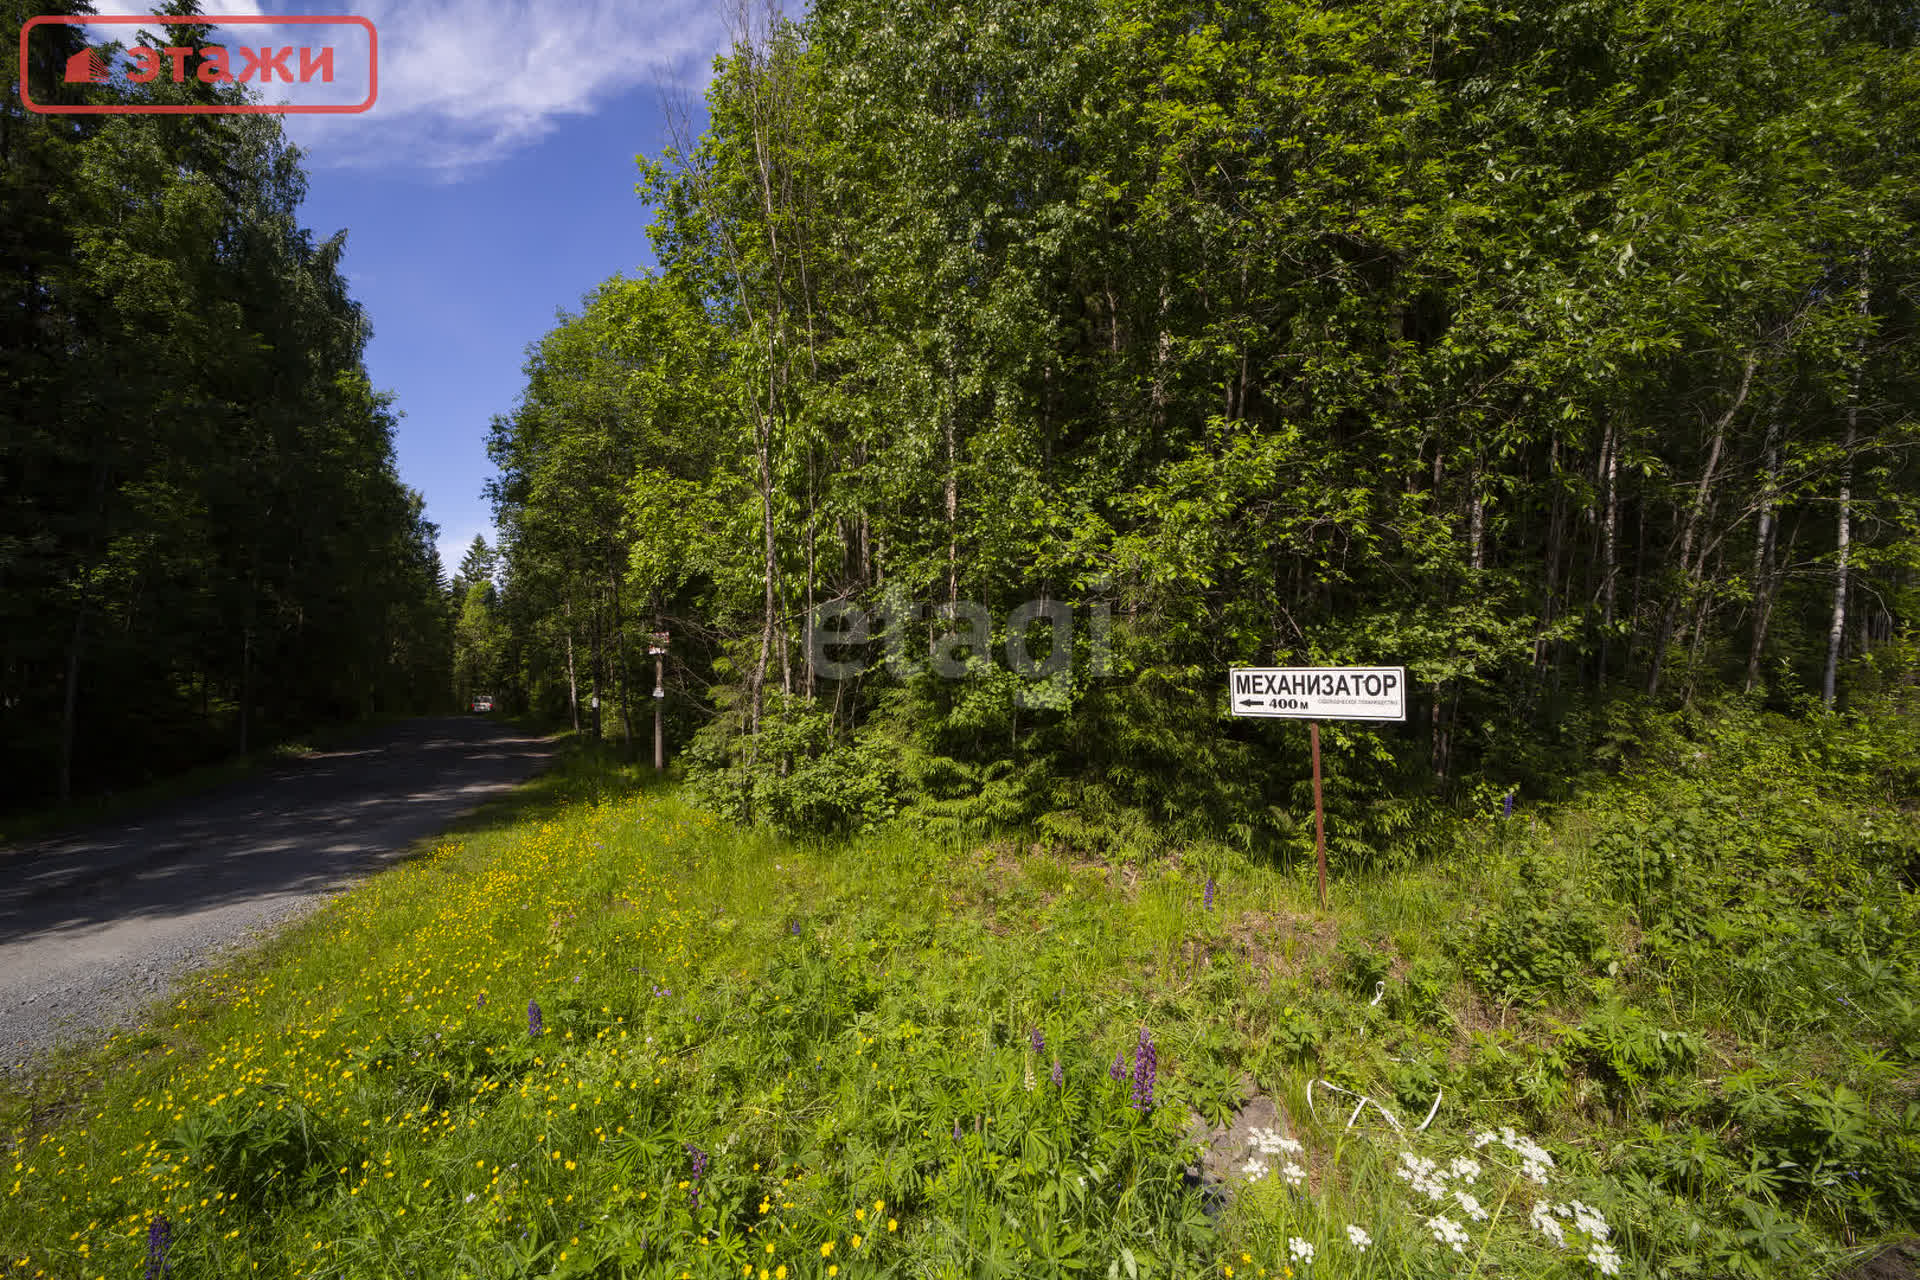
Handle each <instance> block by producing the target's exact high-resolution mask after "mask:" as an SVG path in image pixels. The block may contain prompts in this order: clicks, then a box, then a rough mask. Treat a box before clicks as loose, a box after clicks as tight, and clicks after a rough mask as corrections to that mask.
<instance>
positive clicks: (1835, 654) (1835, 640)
mask: <svg viewBox="0 0 1920 1280" xmlns="http://www.w3.org/2000/svg"><path fill="white" fill-rule="evenodd" d="M1866 314H1867V251H1866V250H1864V249H1863V250H1861V252H1860V316H1861V318H1862V320H1864V319H1865V318H1866ZM1866 343H1867V337H1866V331H1865V330H1864V328H1863V329H1862V331H1861V334H1860V342H1859V345H1858V346H1857V347H1856V348H1855V351H1854V366H1853V383H1852V386H1850V387H1849V388H1848V391H1847V439H1846V445H1845V448H1844V451H1843V452H1844V453H1845V455H1846V456H1845V457H1844V458H1843V459H1842V461H1841V464H1840V466H1841V471H1840V517H1839V526H1838V528H1837V529H1836V530H1835V543H1836V547H1837V550H1838V552H1839V555H1838V559H1837V561H1836V563H1835V565H1834V576H1833V621H1832V622H1831V623H1830V624H1829V625H1828V627H1827V669H1826V671H1825V673H1824V674H1823V675H1822V676H1821V678H1820V702H1821V705H1822V706H1824V707H1826V709H1827V710H1829V711H1831V710H1833V700H1834V691H1835V685H1836V684H1837V682H1838V679H1839V675H1840V641H1841V639H1842V637H1843V636H1844V635H1845V634H1846V629H1847V569H1848V557H1849V555H1850V554H1851V553H1852V550H1853V449H1854V442H1855V441H1856V440H1857V439H1858V437H1859V430H1860V373H1861V370H1862V368H1863V367H1864V366H1865V364H1866Z"/></svg>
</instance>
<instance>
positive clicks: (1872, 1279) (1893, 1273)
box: [1838, 1238, 1920, 1280]
mask: <svg viewBox="0 0 1920 1280" xmlns="http://www.w3.org/2000/svg"><path fill="white" fill-rule="evenodd" d="M1917 1278H1920V1238H1916V1239H1913V1240H1905V1241H1902V1242H1900V1243H1899V1244H1892V1245H1888V1246H1887V1247H1886V1248H1885V1249H1882V1250H1881V1251H1880V1252H1879V1253H1877V1254H1875V1255H1874V1256H1873V1257H1871V1258H1868V1259H1867V1260H1866V1261H1865V1262H1863V1263H1861V1264H1860V1265H1859V1266H1857V1267H1854V1268H1853V1269H1852V1270H1849V1271H1842V1272H1840V1273H1839V1276H1838V1280H1917Z"/></svg>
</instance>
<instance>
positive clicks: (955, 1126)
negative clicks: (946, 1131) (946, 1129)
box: [953, 1116, 960, 1142]
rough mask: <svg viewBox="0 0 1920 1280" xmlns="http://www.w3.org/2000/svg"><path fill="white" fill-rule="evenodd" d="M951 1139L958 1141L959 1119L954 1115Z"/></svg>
mask: <svg viewBox="0 0 1920 1280" xmlns="http://www.w3.org/2000/svg"><path fill="white" fill-rule="evenodd" d="M953 1140H954V1141H955V1142H958V1141H960V1119H959V1117H957V1116H956V1117H954V1121H953Z"/></svg>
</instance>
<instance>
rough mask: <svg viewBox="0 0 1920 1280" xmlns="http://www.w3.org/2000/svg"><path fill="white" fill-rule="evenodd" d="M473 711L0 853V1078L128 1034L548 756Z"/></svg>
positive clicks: (542, 741)
mask: <svg viewBox="0 0 1920 1280" xmlns="http://www.w3.org/2000/svg"><path fill="white" fill-rule="evenodd" d="M553 751H554V746H553V742H552V740H550V739H546V738H537V737H533V736H530V735H528V734H526V733H524V732H522V731H520V730H517V729H514V728H511V727H510V726H507V725H503V724H501V723H499V722H497V721H494V720H491V719H488V718H487V717H484V716H448V717H440V718H434V719H424V720H410V721H406V722H404V723H401V724H396V725H392V726H388V727H386V728H383V729H381V730H378V731H376V732H375V733H372V734H370V735H369V736H367V737H366V738H364V739H361V740H360V741H358V742H356V743H355V744H353V745H351V746H346V747H342V748H339V749H337V750H332V751H323V752H319V753H317V754H315V755H312V756H309V757H306V758H304V759H302V760H298V761H294V762H291V763H289V764H287V765H284V766H280V767H277V768H275V769H273V770H271V771H270V772H268V773H265V774H261V775H258V776H255V777H252V778H248V779H245V780H243V781H240V782H236V783H232V784H229V785H227V786H225V787H222V788H220V789H218V790H214V791H209V792H207V793H205V794H203V795H199V796H195V797H192V798H190V799H187V800H183V801H178V802H175V803H173V804H171V805H168V806H166V807H164V808H162V809H157V810H154V811H152V812H150V813H146V814H138V815H133V816H129V817H125V818H122V819H118V820H115V821H112V822H108V823H103V824H101V825H99V826H96V827H90V828H87V829H85V830H82V831H77V832H70V833H68V834H66V835H61V836H53V837H49V838H47V839H44V840H38V841H34V842H32V843H29V844H23V845H16V846H10V847H0V1069H4V1070H17V1069H19V1068H21V1067H23V1066H28V1065H30V1064H31V1062H32V1061H33V1059H34V1058H35V1057H36V1056H37V1055H39V1054H42V1053H44V1052H45V1051H46V1050H47V1049H49V1048H51V1047H53V1046H54V1045H56V1044H57V1043H59V1042H60V1041H61V1040H62V1039H63V1038H64V1037H66V1036H69V1035H74V1036H81V1035H97V1034H99V1033H100V1032H102V1031H104V1030H106V1029H107V1028H111V1027H116V1026H126V1025H129V1024H131V1023H133V1022H135V1021H136V1020H137V1017H138V1015H139V1014H140V1013H141V1011H142V1010H143V1009H145V1008H146V1007H148V1006H149V1005H151V1004H152V1003H154V1002H155V1001H156V1000H158V999H160V998H162V997H164V996H166V995H167V993H168V992H169V991H170V990H171V988H172V987H173V985H174V984H175V983H176V982H177V981H178V980H179V979H180V978H182V977H183V976H185V975H186V974H189V973H191V972H192V971H193V970H195V969H198V968H201V967H203V966H205V965H207V964H210V963H213V962H215V961H218V960H220V959H223V958H226V957H229V956H231V955H232V954H233V953H234V951H235V950H236V949H238V948H241V947H244V946H246V945H248V944H249V943H250V942H254V941H257V940H258V939H259V938H260V937H262V936H263V935H264V934H265V933H268V932H270V931H271V930H272V929H274V928H275V927H276V926H279V925H281V924H283V923H285V922H287V921H288V920H290V919H291V918H293V917H296V916H298V915H301V914H304V913H305V912H306V911H309V910H311V909H313V908H314V907H316V906H318V905H320V904H321V903H323V902H325V901H326V900H327V899H329V898H331V897H333V896H334V895H336V894H338V893H340V892H342V891H344V890H346V889H348V888H351V887H352V886H353V884H354V883H355V882H357V881H358V880H360V879H362V878H363V877H365V876H366V875H367V874H368V873H369V872H372V871H376V870H378V869H379V868H380V867H382V866H385V865H387V864H389V863H391V862H392V861H394V860H395V859H396V858H397V857H399V856H400V855H401V854H403V853H404V852H405V851H406V850H407V848H408V846H409V845H411V844H412V843H413V842H414V841H416V840H418V839H420V838H421V837H424V836H431V835H433V834H435V833H436V832H438V831H441V830H443V829H444V828H445V827H446V826H447V825H448V824H449V823H451V822H452V820H453V819H454V818H456V817H458V816H459V815H460V814H462V813H464V812H466V811H468V810H470V809H472V808H474V807H475V806H477V805H478V804H480V803H481V802H483V801H485V800H486V799H488V798H490V797H492V796H495V795H498V794H500V793H501V792H504V791H507V790H510V789H512V788H513V787H514V786H516V785H518V784H519V783H521V782H524V781H525V780H527V779H528V778H530V777H532V776H533V775H534V774H536V773H537V772H539V771H540V770H541V769H542V768H544V767H545V766H546V765H547V764H548V763H549V762H550V761H551V759H552V756H553Z"/></svg>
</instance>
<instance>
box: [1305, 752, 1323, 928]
mask: <svg viewBox="0 0 1920 1280" xmlns="http://www.w3.org/2000/svg"><path fill="white" fill-rule="evenodd" d="M1307 740H1308V741H1309V742H1311V743H1312V744H1313V858H1314V863H1315V865H1316V866H1317V867H1318V869H1319V872H1320V909H1321V910H1322V911H1324V910H1326V909H1327V814H1326V810H1324V809H1323V808H1321V805H1320V722H1319V721H1318V720H1309V721H1307Z"/></svg>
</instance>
